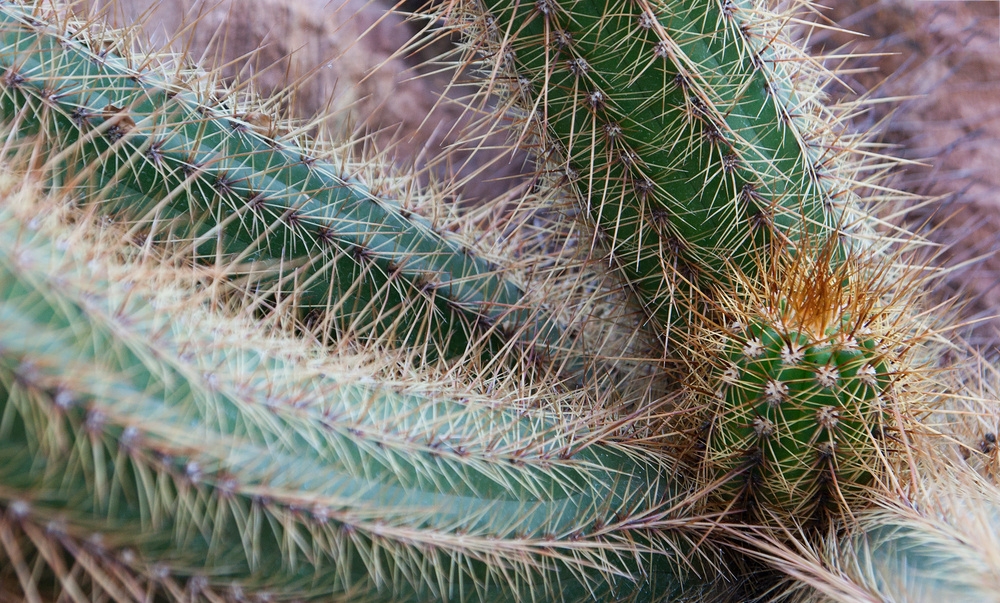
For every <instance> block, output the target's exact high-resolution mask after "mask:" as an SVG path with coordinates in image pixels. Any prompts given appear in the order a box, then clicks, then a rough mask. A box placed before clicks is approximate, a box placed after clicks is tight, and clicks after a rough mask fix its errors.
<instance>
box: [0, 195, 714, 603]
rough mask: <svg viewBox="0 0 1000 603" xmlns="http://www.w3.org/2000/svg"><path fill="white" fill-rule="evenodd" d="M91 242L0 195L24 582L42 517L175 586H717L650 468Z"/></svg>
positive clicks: (345, 594) (128, 570)
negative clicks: (321, 353) (391, 381)
mask: <svg viewBox="0 0 1000 603" xmlns="http://www.w3.org/2000/svg"><path fill="white" fill-rule="evenodd" d="M41 211H42V214H43V215H44V213H45V211H44V210H41ZM35 213H37V212H35ZM116 240H117V239H116ZM85 242H86V240H85V239H81V237H78V236H76V237H56V238H55V239H53V238H51V237H49V236H48V235H47V234H46V233H45V232H44V229H43V230H38V225H36V224H33V223H25V221H24V219H22V218H15V217H14V215H13V214H12V213H11V212H8V211H6V210H4V209H3V208H2V207H0V384H2V385H0V515H2V516H3V521H2V523H3V525H0V532H2V533H0V540H2V542H0V558H2V557H3V556H4V553H6V554H7V555H8V556H9V555H12V554H13V553H11V551H14V550H15V548H16V549H17V550H24V549H25V548H26V547H27V546H28V544H27V543H28V541H31V542H33V543H34V545H35V546H36V547H40V548H39V549H38V550H39V551H40V552H39V553H38V556H37V560H38V564H36V565H37V567H39V568H44V567H46V563H48V567H51V572H52V573H46V572H44V571H42V569H39V570H37V572H36V573H34V574H32V573H31V572H29V576H28V577H25V576H23V575H16V576H14V579H16V580H18V581H19V583H20V585H21V588H23V589H24V590H25V592H29V591H31V590H32V589H34V590H36V591H37V590H38V589H53V588H54V589H56V590H58V589H59V587H58V586H57V585H55V582H54V581H56V580H57V579H58V575H59V572H60V570H59V568H60V567H63V566H64V565H60V564H61V563H62V562H58V561H56V560H54V559H52V558H51V557H50V556H49V557H47V556H46V555H47V552H46V549H45V548H44V547H41V546H40V545H39V538H41V536H40V535H42V534H45V535H47V536H46V538H49V539H50V540H51V541H52V542H56V543H58V544H59V546H60V547H62V548H63V549H64V550H65V551H67V553H68V554H69V555H70V556H71V557H72V558H74V559H75V560H76V561H77V562H79V563H84V560H86V559H89V560H92V561H93V562H94V563H96V564H97V565H98V566H99V567H100V568H104V569H103V570H101V571H104V574H102V573H101V572H100V571H98V570H93V571H90V570H87V572H88V573H87V576H89V577H91V578H92V579H93V582H94V584H98V583H99V582H100V580H99V578H100V576H101V575H105V576H106V575H115V574H114V573H115V572H118V573H120V574H123V575H124V574H127V575H130V576H137V577H141V578H142V579H143V580H145V582H144V583H146V584H149V585H151V586H150V588H151V589H152V591H151V592H154V593H159V594H162V595H163V596H166V597H168V598H176V596H177V595H176V594H171V592H170V586H169V585H170V584H180V585H181V587H182V591H183V592H187V593H189V594H191V592H192V591H193V592H194V595H205V594H206V593H209V594H211V593H215V595H213V596H226V597H229V596H233V597H235V596H236V595H235V594H234V593H238V594H240V595H246V596H251V595H253V596H259V597H265V598H267V597H271V598H274V599H276V600H286V599H308V600H318V599H323V600H328V599H330V598H335V599H338V598H339V599H344V600H359V599H372V600H386V601H417V600H435V601H437V600H463V601H465V600H482V601H497V600H508V599H511V600H527V599H532V600H542V599H552V600H567V601H575V600H580V601H582V600H591V599H592V598H594V597H599V598H608V599H623V600H636V601H639V600H642V601H646V600H651V599H657V600H659V599H669V598H670V597H674V596H680V595H681V594H683V593H702V592H710V591H711V589H712V586H711V585H710V584H709V583H707V582H706V581H705V580H704V579H702V578H699V577H698V575H696V573H695V572H694V571H693V569H692V568H700V569H701V571H702V572H704V571H706V569H705V568H706V567H707V565H706V564H707V563H709V562H710V561H712V560H713V559H712V555H713V553H711V551H712V550H713V549H712V548H711V547H710V546H708V545H703V546H702V548H701V549H694V548H693V545H691V544H689V541H688V540H687V539H686V538H685V536H684V534H685V533H688V532H685V531H684V530H683V529H681V528H679V527H678V525H677V524H679V523H682V522H680V520H679V519H678V518H677V517H675V516H674V514H673V513H672V512H668V510H669V509H671V508H672V507H673V506H674V505H675V504H676V503H678V502H679V501H680V500H681V499H680V497H681V496H683V495H684V488H683V486H682V483H681V482H679V481H676V477H675V472H674V471H673V470H672V469H671V468H670V467H668V466H666V465H664V462H665V461H663V460H658V459H657V458H656V457H653V456H650V455H649V454H648V453H642V452H640V451H638V450H634V449H629V448H627V447H624V446H618V445H612V444H593V445H590V446H588V445H587V444H586V443H585V440H586V438H587V434H586V433H583V432H580V433H575V432H573V431H562V430H560V429H559V428H556V427H553V426H551V425H549V424H548V423H547V421H546V419H545V416H544V415H542V416H535V415H534V414H525V415H520V414H518V413H514V412H511V411H507V410H502V409H499V410H498V409H493V408H489V407H487V406H484V405H481V404H480V403H478V402H476V401H474V400H473V401H457V400H454V399H453V398H450V397H448V396H446V395H443V394H435V393H433V391H432V390H430V389H429V388H428V387H427V385H420V384H417V385H414V386H413V387H412V388H410V390H409V391H407V388H405V387H403V388H401V389H400V388H398V387H396V388H394V387H392V386H389V385H385V386H383V385H380V384H379V383H378V382H377V381H376V382H372V381H373V379H372V378H371V377H368V378H367V381H368V383H366V382H365V380H361V379H358V378H356V377H355V378H353V379H351V378H344V379H338V376H337V374H336V373H333V372H331V371H330V369H329V368H328V367H326V366H325V365H323V364H322V363H320V365H316V361H315V360H314V361H313V362H312V364H310V363H309V362H308V356H307V357H306V358H304V359H301V358H300V359H298V360H299V362H296V359H295V358H292V359H284V358H283V356H280V355H275V354H272V353H268V352H266V350H268V349H274V350H285V349H286V348H290V349H295V345H296V344H294V343H291V342H286V341H278V342H274V341H270V342H269V339H268V337H269V336H258V335H255V332H254V331H253V330H250V329H251V327H248V326H247V324H250V325H252V324H253V323H241V324H236V325H235V326H234V324H233V323H232V320H235V319H225V318H223V317H219V316H216V315H213V314H208V313H206V311H205V310H203V309H201V306H200V305H199V304H198V303H197V298H195V299H194V300H192V299H187V298H185V297H184V295H181V296H180V297H179V298H174V299H171V298H169V297H168V298H167V299H166V300H163V299H160V298H158V297H156V296H154V297H152V298H148V297H147V295H152V293H151V292H149V291H147V290H146V289H149V287H144V286H143V279H144V278H145V277H143V276H142V274H143V272H142V270H134V269H132V270H119V271H118V272H112V271H111V269H110V268H109V265H110V264H109V261H108V258H107V257H105V256H102V255H101V254H100V253H97V252H96V251H95V250H94V248H87V247H84V246H83V244H84V243H85ZM111 252H114V248H112V249H111ZM108 255H109V256H113V253H109V254H108ZM145 270H150V268H148V267H147V268H145ZM121 274H125V275H131V276H130V277H129V278H130V279H132V280H128V279H120V277H119V278H118V279H116V278H115V275H121ZM149 280H150V282H151V283H155V282H156V280H155V279H153V278H150V279H149ZM181 293H183V291H182V292H181ZM187 297H188V298H190V297H191V296H190V295H187ZM227 321H229V322H227ZM227 334H228V336H226V335H227ZM258 346H260V347H261V348H262V349H263V350H265V351H260V350H258V349H257V347H258ZM283 353H284V354H286V355H287V352H283ZM303 360H305V362H304V363H303V362H302V361H303ZM15 531H20V532H21V533H22V534H23V535H24V538H22V539H20V540H19V542H20V545H18V546H17V547H15V545H14V544H11V543H12V542H14V540H11V539H12V538H16V536H14V535H13V534H14V532H15ZM43 540H44V539H43ZM693 541H694V540H692V541H691V542H693ZM50 544H51V543H50ZM74 550H76V551H77V553H75V554H74V553H73V551H74ZM60 554H62V553H60ZM43 560H44V561H43ZM9 561H11V562H10V563H0V584H2V583H4V582H5V581H7V580H9V579H11V572H14V571H15V570H16V569H17V567H20V565H19V562H18V560H17V559H13V560H10V559H9ZM83 567H86V564H84V566H83ZM3 568H10V569H3ZM53 576H55V577H53ZM702 576H704V574H702ZM80 579H81V578H80V577H79V576H78V577H77V580H80ZM62 587H64V588H69V587H68V586H67V585H66V583H65V581H64V582H63V583H62ZM95 588H98V586H95ZM99 588H105V587H99ZM206 596H208V595H206ZM692 596H693V595H692ZM706 596H707V595H706ZM237 598H238V597H237Z"/></svg>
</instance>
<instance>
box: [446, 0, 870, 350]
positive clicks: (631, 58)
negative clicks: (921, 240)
mask: <svg viewBox="0 0 1000 603" xmlns="http://www.w3.org/2000/svg"><path fill="white" fill-rule="evenodd" d="M759 4H760V3H751V2H749V1H747V2H742V1H732V0H726V1H725V2H723V1H721V0H698V1H691V2H680V3H678V2H673V3H669V2H647V1H646V0H640V1H632V0H619V1H616V2H610V3H608V2H603V3H597V2H590V1H589V0H538V1H537V2H520V3H508V2H500V1H496V0H484V1H482V2H480V1H478V0H475V1H470V2H464V3H446V4H445V5H444V6H445V8H444V9H443V10H444V11H445V14H446V15H448V16H449V17H450V19H451V22H452V23H453V25H454V27H455V28H456V29H457V30H459V31H460V32H461V33H462V34H463V35H465V36H466V37H467V38H468V40H469V42H468V45H469V47H470V48H471V49H472V50H474V51H477V52H479V53H482V54H485V55H486V56H487V57H488V58H489V61H488V65H487V67H486V69H487V71H488V75H489V77H490V78H491V83H490V86H489V90H491V91H492V90H500V91H502V92H504V93H505V94H506V95H507V96H508V97H509V99H510V104H511V105H513V106H514V107H515V108H516V110H518V111H519V112H520V114H521V115H523V116H524V117H523V119H522V121H521V122H520V123H518V124H516V125H515V129H516V131H517V132H519V133H520V134H521V138H520V140H521V141H525V140H526V139H528V138H529V136H535V137H536V138H537V141H535V142H534V143H533V144H535V145H536V146H537V149H536V154H537V155H538V156H539V157H540V158H542V160H543V161H549V162H550V163H554V164H555V166H556V169H557V171H558V172H559V174H558V175H556V176H554V178H556V179H559V178H561V180H562V181H563V182H570V183H571V184H572V186H573V187H574V188H575V190H576V191H577V192H578V197H579V199H580V202H581V203H582V204H583V206H584V207H585V208H586V212H587V213H588V214H589V216H590V218H592V220H593V222H594V223H595V224H596V228H597V233H596V235H595V239H596V240H597V242H598V243H601V242H603V243H606V246H607V247H608V248H609V250H610V256H611V259H612V263H613V264H614V265H615V266H616V267H617V268H618V270H619V272H620V273H621V274H622V276H623V278H624V280H625V281H626V282H627V284H628V285H629V287H630V288H631V289H632V290H633V291H634V292H635V295H636V296H637V298H638V301H639V303H640V304H641V306H642V308H643V309H644V310H645V312H646V314H647V315H648V316H649V317H650V318H652V322H653V324H654V325H655V328H657V329H659V330H660V332H663V330H664V329H669V328H670V327H671V325H675V324H685V323H687V322H690V321H691V320H692V319H693V317H696V316H697V315H698V314H699V312H700V311H701V310H700V309H699V308H698V307H697V303H698V294H705V293H710V290H711V289H712V288H714V287H717V286H722V287H723V288H731V287H732V286H734V285H735V283H736V281H735V279H733V278H732V276H733V275H734V274H737V273H739V274H741V275H742V276H743V277H744V278H750V277H753V276H754V273H755V271H756V270H757V269H758V268H759V259H760V258H761V257H762V256H765V255H769V254H772V253H774V252H775V250H776V249H794V248H795V247H796V245H797V242H798V241H800V240H803V239H804V240H808V241H809V242H810V245H817V244H822V242H823V241H824V240H826V239H827V238H829V237H830V236H831V235H833V234H834V233H840V232H841V230H840V229H841V227H844V226H846V225H847V222H849V221H850V220H851V219H852V218H850V217H849V216H850V211H853V208H852V206H853V205H854V204H853V203H851V199H852V197H853V192H852V190H853V184H852V183H851V181H852V179H853V177H852V175H851V171H852V170H853V169H856V167H857V166H856V165H853V164H852V163H851V162H850V161H848V160H847V159H846V156H847V155H848V154H849V153H850V147H851V144H852V142H851V141H850V137H846V136H841V137H838V135H836V134H835V133H834V132H833V131H832V130H831V125H830V124H834V123H836V121H835V117H834V115H833V112H832V110H831V109H829V108H826V107H823V106H822V105H821V103H820V102H819V100H820V98H821V94H820V92H819V89H820V87H821V85H822V83H823V82H824V81H826V80H828V79H829V78H830V77H832V76H831V74H829V73H827V72H825V71H823V70H822V69H820V68H818V67H814V66H813V65H815V64H814V63H812V62H810V61H808V60H805V59H804V57H802V56H801V50H797V49H795V48H794V45H792V44H790V43H788V42H787V41H785V35H787V34H785V33H784V32H782V31H781V29H780V27H779V26H778V25H777V24H778V23H783V22H784V18H783V17H780V16H779V15H775V14H769V13H768V12H767V10H766V9H764V8H761V7H760V6H759ZM456 6H458V7H459V8H458V9H456V8H455V7H456ZM470 32H471V33H470ZM799 59H802V60H799ZM525 132H526V133H525ZM526 144H527V143H526ZM854 163H857V162H854ZM843 255H844V254H843V253H841V254H838V257H837V258H835V259H842V256H843ZM692 294H695V295H694V297H692Z"/></svg>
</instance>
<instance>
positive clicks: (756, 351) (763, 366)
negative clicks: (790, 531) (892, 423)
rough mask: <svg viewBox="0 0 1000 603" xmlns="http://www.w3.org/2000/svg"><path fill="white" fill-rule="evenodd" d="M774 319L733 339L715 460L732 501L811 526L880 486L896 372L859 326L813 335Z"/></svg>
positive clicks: (722, 384) (714, 429)
mask: <svg viewBox="0 0 1000 603" xmlns="http://www.w3.org/2000/svg"><path fill="white" fill-rule="evenodd" d="M769 318H770V320H767V319H761V320H756V321H753V322H750V324H747V325H746V326H739V330H734V331H733V332H732V334H731V336H730V342H729V343H728V344H727V346H726V353H725V355H724V359H723V361H722V362H723V363H724V364H725V369H723V370H722V371H721V374H719V375H718V381H717V383H718V385H719V389H718V390H717V392H716V395H717V397H718V404H719V406H720V408H721V409H722V412H720V413H719V414H718V415H717V416H716V417H715V419H714V421H713V423H712V425H711V427H710V430H711V431H710V434H709V437H708V450H707V458H708V462H709V465H710V466H711V467H712V468H713V469H714V472H715V477H717V478H720V479H724V480H725V481H724V482H723V484H722V485H721V486H720V488H719V490H718V493H719V494H720V495H722V496H723V497H724V498H726V499H727V500H737V499H742V500H743V501H744V502H745V504H747V505H756V506H760V507H763V509H764V510H765V511H764V514H765V515H766V514H767V511H770V512H772V513H775V512H776V513H780V515H781V516H782V517H784V518H787V517H793V518H796V519H798V520H800V521H807V520H809V519H812V518H816V517H818V516H819V514H820V513H823V512H829V511H831V510H836V509H839V508H844V507H845V505H844V503H845V502H848V503H849V502H853V501H855V500H856V499H857V498H858V497H859V496H860V495H861V494H862V493H863V492H864V489H865V488H866V487H868V486H871V485H872V483H873V482H874V476H875V475H876V474H877V473H878V467H879V466H880V463H881V462H882V457H883V455H884V454H885V451H884V448H885V442H884V434H883V430H884V429H886V427H887V424H888V420H889V418H888V417H887V416H886V415H885V412H886V411H885V406H886V402H885V397H886V396H891V395H892V387H891V384H892V374H893V373H892V370H891V369H890V368H889V363H888V361H887V359H886V352H885V351H883V350H880V349H879V342H878V341H877V340H876V339H875V338H874V337H873V336H872V335H870V334H866V333H864V332H863V331H861V330H858V329H857V328H856V325H851V324H849V323H847V322H846V321H845V323H843V324H841V325H837V326H835V327H830V328H827V329H826V330H825V331H824V332H823V333H821V334H814V333H811V332H809V331H808V330H807V329H805V328H803V327H802V326H801V325H795V324H788V323H787V322H785V321H783V320H781V317H779V316H771V317H769Z"/></svg>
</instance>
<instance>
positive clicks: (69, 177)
mask: <svg viewBox="0 0 1000 603" xmlns="http://www.w3.org/2000/svg"><path fill="white" fill-rule="evenodd" d="M31 10H32V9H31V8H30V6H28V7H26V6H21V5H18V4H12V3H10V2H0V70H2V72H3V73H2V76H0V114H2V116H3V119H4V120H5V122H6V123H7V124H8V125H9V127H11V128H13V129H14V133H13V134H14V136H15V138H16V137H17V136H33V138H32V143H31V144H45V145H47V146H48V151H47V152H48V153H51V154H53V155H55V154H59V157H60V160H61V163H58V164H53V165H49V166H47V167H48V168H49V169H50V170H51V171H52V174H51V176H50V179H51V181H52V182H53V183H60V182H61V183H64V184H66V185H72V186H75V187H76V190H77V192H78V194H79V195H80V196H81V197H82V200H83V201H88V202H96V201H98V200H101V201H102V202H103V205H102V211H104V212H106V213H107V214H109V215H118V216H121V217H122V218H124V219H126V220H128V221H130V222H137V224H136V226H135V229H134V230H135V231H136V232H137V233H139V234H140V235H143V236H146V237H152V238H153V239H154V240H155V239H160V238H172V239H174V240H178V239H179V240H191V241H192V242H193V243H192V248H193V249H194V251H195V254H196V256H198V257H201V258H205V259H206V260H207V261H213V262H217V261H219V258H220V257H222V258H233V259H236V260H240V261H245V262H252V263H253V265H252V268H251V269H250V272H251V273H252V275H251V277H249V278H250V280H251V281H252V282H251V286H252V287H256V289H257V290H258V291H259V292H260V293H262V294H263V298H265V299H271V300H273V301H272V303H275V302H277V301H280V302H281V303H291V304H293V305H294V307H296V308H297V309H298V310H299V311H300V313H301V314H302V315H305V314H307V313H308V312H310V311H311V310H316V309H320V310H326V311H327V316H328V317H330V318H332V320H331V322H332V323H333V325H334V327H335V329H336V330H339V331H341V332H344V331H346V332H347V333H348V334H356V335H360V336H362V337H365V336H367V337H369V338H377V339H380V340H382V341H386V342H390V343H392V342H394V341H395V342H398V343H403V344H406V345H409V346H413V347H414V348H415V349H417V350H418V352H422V354H423V355H424V356H425V357H427V358H435V357H438V356H443V357H446V358H455V357H459V356H462V355H463V354H465V353H466V352H467V350H469V349H473V350H480V349H481V350H483V354H482V356H483V357H484V358H493V357H494V356H496V355H498V354H499V353H500V352H501V351H502V350H504V349H508V350H509V349H510V344H509V343H507V342H508V340H509V338H512V337H513V338H515V339H519V341H520V342H521V343H522V344H523V345H525V346H527V347H528V349H531V350H533V349H534V347H533V344H536V343H537V344H539V349H538V350H537V352H538V354H537V357H539V358H541V357H542V356H544V349H545V347H546V346H549V349H552V348H556V347H565V346H567V345H569V344H568V343H565V342H563V341H562V334H561V332H560V330H559V329H558V328H557V326H556V325H555V323H554V322H553V321H552V320H550V319H546V318H544V317H541V316H540V314H541V313H540V312H538V311H532V310H529V309H527V308H526V307H524V305H523V304H522V303H521V300H522V297H523V293H522V291H521V290H520V289H518V287H517V286H515V285H514V284H513V283H512V282H510V281H509V280H507V279H506V278H505V277H504V276H503V275H502V274H501V273H500V271H499V269H498V268H497V267H496V266H494V265H492V264H491V263H490V262H488V261H486V260H485V259H482V258H480V257H477V256H476V255H475V253H474V252H472V251H470V250H469V248H467V247H465V246H463V245H461V244H460V243H459V242H457V241H455V240H449V238H447V237H444V236H442V234H441V233H438V232H436V231H435V230H434V227H433V225H432V224H431V223H429V222H428V221H426V220H424V219H423V218H421V217H418V216H415V215H412V214H411V213H410V212H409V211H408V210H406V209H405V208H403V207H401V206H400V205H399V204H398V203H397V202H395V201H393V200H391V199H386V198H382V197H380V196H379V195H378V194H377V193H376V192H374V191H372V190H369V188H368V187H366V185H365V184H364V183H363V182H361V181H360V180H358V179H357V178H355V177H353V176H351V175H349V174H347V173H346V172H345V169H346V168H341V167H338V166H337V165H334V164H331V163H329V162H326V161H323V160H320V159H316V158H315V157H311V156H309V154H308V153H307V151H305V150H303V149H302V148H300V147H298V146H296V145H294V144H292V143H289V142H282V141H277V140H273V139H270V138H267V137H265V136H262V135H260V134H258V133H257V132H255V131H254V128H253V127H252V126H251V124H249V123H248V122H246V121H244V120H243V119H242V118H241V117H240V116H237V115H234V114H227V113H226V112H225V110H224V109H222V108H213V107H208V106H206V105H205V104H204V103H203V102H202V101H201V100H200V97H199V95H198V94H197V93H196V92H194V91H192V90H190V89H187V88H185V87H184V86H183V85H180V84H173V83H171V82H170V81H168V79H166V76H164V75H162V74H158V73H153V72H151V71H149V70H143V69H141V68H139V69H137V68H133V67H132V66H131V65H130V63H129V60H128V59H126V58H122V57H118V56H115V55H113V54H109V53H99V52H95V51H94V50H92V49H90V48H89V46H88V45H87V44H86V43H85V36H84V35H83V34H79V35H74V34H73V33H69V34H66V33H64V31H65V30H60V29H56V28H55V27H54V26H52V25H49V24H47V23H45V22H43V21H41V20H38V19H36V18H34V17H32V16H31ZM35 10H39V9H38V7H36V8H35ZM177 79H180V78H177ZM38 135H42V136H43V137H44V139H45V142H44V143H39V142H38V137H37V136H38ZM8 144H10V142H9V141H8ZM35 152H36V153H37V150H36V151H35ZM42 155H43V156H44V155H45V152H43V153H42ZM223 262H224V264H233V261H232V260H223ZM508 333H510V334H508ZM515 334H516V335H515ZM522 349H523V348H522ZM522 353H523V352H522Z"/></svg>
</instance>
